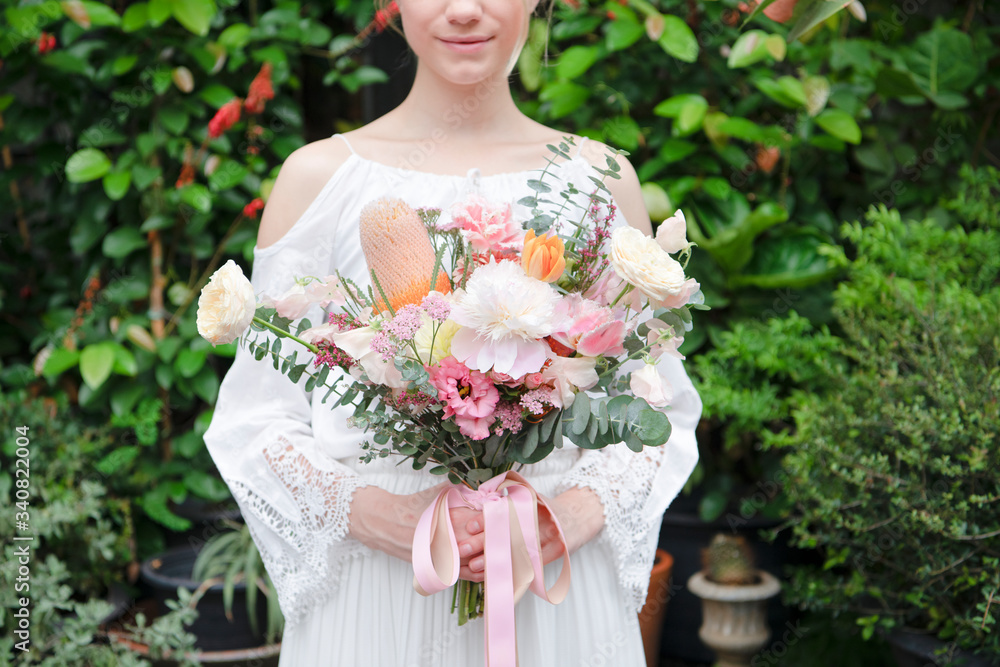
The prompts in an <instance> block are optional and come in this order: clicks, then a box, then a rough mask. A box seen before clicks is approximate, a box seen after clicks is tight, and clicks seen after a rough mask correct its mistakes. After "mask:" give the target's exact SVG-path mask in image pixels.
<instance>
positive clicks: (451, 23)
mask: <svg viewBox="0 0 1000 667" xmlns="http://www.w3.org/2000/svg"><path fill="white" fill-rule="evenodd" d="M535 2H537V0H533V1H532V0H528V1H527V2H522V0H398V5H399V10H400V18H401V22H402V28H403V31H404V33H405V35H406V37H407V41H408V42H409V44H410V47H411V48H412V49H413V51H414V53H415V54H416V56H417V58H418V67H417V74H416V79H415V81H414V84H413V88H412V90H411V92H410V94H409V96H408V97H407V98H406V100H405V101H404V102H403V103H402V104H401V105H400V106H399V107H398V108H396V109H395V110H393V111H392V112H390V113H388V114H387V115H385V116H383V117H382V118H380V119H378V120H376V121H374V122H372V123H371V124H369V125H367V126H365V127H362V128H360V129H358V130H355V131H353V132H349V133H347V134H346V135H335V136H333V137H331V138H329V139H325V140H322V141H317V142H315V143H312V144H310V145H307V146H304V147H303V148H301V149H299V150H297V151H296V152H295V153H293V154H292V155H291V156H289V158H288V160H287V161H286V162H285V164H284V165H283V166H282V169H281V172H280V174H279V176H278V179H277V182H276V183H275V186H274V188H273V191H272V193H271V196H270V198H269V200H268V202H267V206H266V208H265V210H264V214H263V218H262V221H261V226H260V231H259V234H258V239H257V247H256V249H255V257H254V266H253V273H252V277H251V281H252V283H253V285H254V288H255V290H256V291H257V293H258V294H260V293H262V292H266V293H268V294H270V295H272V296H278V295H280V294H281V293H282V292H284V291H285V290H286V289H288V288H289V286H291V284H292V281H293V279H294V277H296V276H304V275H313V276H320V277H322V276H326V275H329V274H331V273H333V272H334V271H335V270H339V271H340V272H341V273H343V274H344V275H346V276H348V277H350V278H352V279H354V280H356V281H357V282H358V283H360V284H367V283H368V280H367V268H366V265H365V261H364V257H363V255H362V252H361V249H360V244H359V241H358V231H357V223H358V214H359V211H360V209H361V207H362V206H363V205H364V204H366V203H368V202H369V201H372V200H374V199H376V198H378V197H380V196H386V195H391V196H396V197H399V198H402V199H404V200H406V201H407V202H408V203H410V204H411V205H413V206H419V207H437V208H442V209H445V210H446V209H447V208H448V207H449V206H450V205H451V204H453V203H454V202H456V201H458V200H460V199H461V198H463V196H464V195H466V194H468V193H470V192H479V193H480V194H482V195H483V196H485V197H486V198H487V199H491V200H494V201H501V202H502V201H506V202H511V203H513V202H516V201H517V200H519V199H520V198H521V197H523V196H525V195H528V194H530V190H528V189H527V186H526V181H527V180H528V179H529V178H532V177H535V176H537V174H534V173H532V172H534V171H536V170H538V169H540V168H541V167H543V166H544V164H545V162H544V156H545V155H546V154H547V151H546V150H545V145H546V144H555V143H558V142H559V141H560V139H561V137H562V135H561V133H559V132H557V131H556V130H553V129H550V128H547V127H545V126H543V125H540V124H538V123H535V122H534V121H532V120H530V119H529V118H527V117H526V116H524V115H523V114H521V113H520V111H518V109H517V107H516V106H515V105H514V102H513V99H512V97H511V93H510V88H509V83H508V80H507V76H508V74H509V72H510V69H511V64H512V63H513V62H514V61H515V60H516V58H517V55H518V53H519V52H520V49H521V47H522V46H523V44H524V39H525V36H526V34H527V25H528V19H529V16H530V13H531V11H533V10H534V3H535ZM577 144H578V145H579V151H578V153H577V154H576V155H574V156H573V158H572V159H570V160H565V161H563V162H561V163H559V164H557V165H556V166H555V167H553V168H551V169H550V174H551V178H553V179H554V181H553V182H558V184H559V185H562V184H564V183H566V182H570V181H572V182H574V183H577V184H578V185H579V187H581V188H583V187H585V186H587V185H589V180H588V179H587V176H588V175H591V174H593V173H594V172H593V169H592V166H591V165H592V164H596V165H599V166H602V167H603V166H604V165H605V162H604V156H605V154H606V148H605V147H602V146H601V145H600V144H598V143H597V142H593V141H586V140H582V141H581V140H579V139H578V140H577ZM618 161H619V164H620V165H621V167H622V169H621V174H622V178H621V179H620V180H618V181H615V182H614V183H611V184H610V190H611V192H612V195H613V197H614V199H615V202H616V204H617V206H618V211H619V218H618V224H626V223H625V222H623V221H622V219H624V220H627V221H628V222H629V223H631V224H633V225H635V226H636V227H638V228H639V229H641V230H642V231H644V232H646V233H647V234H649V233H651V225H650V222H649V216H648V215H647V213H646V210H645V207H644V205H643V200H642V197H641V192H640V188H639V183H638V179H637V177H636V174H635V171H634V170H633V169H632V168H631V166H630V165H629V164H628V162H627V161H626V160H624V159H623V158H619V160H618ZM515 210H518V211H519V212H521V213H524V212H525V211H524V210H523V209H519V208H518V207H517V206H515ZM307 317H308V318H309V319H310V320H311V321H312V322H314V323H315V322H318V321H320V318H321V317H322V314H321V313H320V311H319V310H318V309H314V310H313V311H311V312H310V313H308V314H307ZM660 367H661V369H663V372H664V374H665V375H666V376H667V378H668V379H669V380H670V382H671V383H672V385H673V387H674V392H675V398H674V403H673V407H672V409H671V413H670V415H671V422H672V425H673V433H672V436H671V439H670V441H669V442H668V443H667V444H666V445H664V446H663V447H657V448H647V449H646V450H645V451H644V452H643V453H641V454H635V453H633V452H630V451H628V450H626V449H625V448H624V447H623V446H616V447H610V448H607V449H605V450H598V451H586V452H585V451H584V450H581V449H579V448H577V447H575V446H573V445H572V444H571V443H570V444H566V445H565V446H564V447H563V448H562V449H560V450H557V451H555V452H554V453H553V454H552V455H551V456H550V457H548V458H547V459H545V460H544V461H542V462H540V463H538V464H535V465H532V466H526V467H525V468H524V469H522V470H521V472H522V474H524V475H525V477H526V478H527V479H528V480H529V481H530V482H531V483H532V485H533V486H534V487H535V489H536V490H537V491H538V492H539V493H540V494H542V495H543V496H545V497H546V498H548V499H550V502H551V505H552V506H553V508H554V511H555V514H556V515H557V517H558V519H559V522H560V524H561V526H562V528H563V531H564V533H565V535H566V539H567V543H568V549H569V552H570V553H571V554H572V568H573V570H572V577H573V580H572V585H571V588H570V593H569V596H568V597H567V598H566V600H565V601H564V602H563V603H562V604H560V605H558V606H553V605H550V604H548V603H546V602H544V601H542V600H540V599H539V598H536V597H534V596H532V595H527V596H525V597H524V598H523V599H522V600H521V601H520V602H519V603H518V605H517V610H516V615H517V617H516V621H517V633H518V653H519V656H520V664H522V665H525V667H528V666H535V665H538V666H541V665H545V666H551V665H574V666H576V665H599V664H615V665H621V666H639V665H643V664H644V659H643V651H642V644H641V639H640V636H639V630H638V625H637V621H636V611H637V610H638V608H639V607H640V606H641V604H642V601H643V600H644V598H645V592H646V587H647V585H648V577H649V568H650V565H651V563H652V558H653V552H654V550H655V545H656V540H657V534H658V532H659V526H660V518H661V516H662V513H663V511H664V509H665V508H666V506H667V504H668V503H669V502H670V500H671V499H672V498H673V497H674V496H675V495H676V493H677V492H678V491H679V489H680V488H681V486H682V485H683V484H684V481H685V480H686V479H687V477H688V475H689V474H690V472H691V470H692V469H693V466H694V464H695V462H696V460H697V447H696V445H695V440H694V427H695V425H696V424H697V421H698V418H699V416H700V413H701V402H700V400H699V398H698V395H697V392H696V391H695V390H694V388H693V387H692V386H691V383H690V381H689V380H688V378H687V375H686V374H685V372H684V369H683V367H682V365H681V363H680V362H679V361H677V360H675V359H672V358H670V359H664V360H663V361H661V364H660ZM278 376H279V373H278V372H277V371H275V370H274V369H273V368H272V366H271V364H268V363H263V362H256V361H254V359H253V357H252V355H251V354H250V352H248V351H247V350H246V349H245V348H243V347H241V348H240V350H239V351H238V353H237V355H236V359H235V361H234V364H233V366H232V368H231V370H230V371H229V373H228V374H227V376H226V378H225V380H224V382H223V383H222V387H221V389H220V393H219V400H218V404H217V407H216V411H215V414H214V417H213V421H212V424H211V427H210V428H209V430H208V432H207V433H206V434H205V441H206V443H207V446H208V448H209V451H210V452H211V454H212V457H213V458H214V460H215V462H216V464H217V466H218V468H219V471H220V472H221V474H222V476H223V478H224V479H225V481H226V482H227V484H229V486H230V488H231V489H232V491H233V494H234V496H235V497H236V499H237V501H238V502H239V504H240V507H241V509H242V510H243V515H244V517H245V519H246V522H247V525H248V526H249V528H250V530H251V533H252V535H253V537H254V539H255V541H256V542H257V544H258V546H259V548H260V552H261V555H262V557H263V560H264V563H265V565H266V567H267V570H268V573H269V574H270V576H271V579H272V580H273V581H274V583H275V586H276V588H277V590H278V594H279V600H280V602H281V607H282V611H283V612H284V614H285V617H286V629H285V634H284V638H283V642H282V653H281V663H280V664H281V666H282V667H290V666H293V665H294V666H298V665H302V666H306V665H308V666H310V667H313V666H317V665H331V666H332V665H336V666H339V667H346V666H353V665H358V666H361V665H364V666H366V667H367V666H369V665H374V666H385V667H409V666H411V665H412V666H414V667H416V666H428V667H430V666H434V667H439V666H442V665H455V666H456V667H457V666H459V665H462V666H466V665H475V664H480V663H481V662H482V660H483V654H484V647H483V641H484V638H483V627H482V621H481V620H477V621H473V622H470V623H468V624H466V625H465V626H463V627H461V628H459V627H458V626H457V624H456V620H455V616H454V615H453V614H452V613H451V595H449V594H446V593H440V594H437V595H434V596H430V597H426V598H425V597H421V596H420V595H418V594H417V593H415V592H414V590H413V587H412V568H411V565H410V562H409V561H410V552H411V547H412V539H413V533H414V529H415V525H416V521H417V519H418V517H419V516H420V514H421V512H422V511H423V510H424V508H426V507H427V506H428V505H429V503H430V502H431V500H432V499H433V498H434V496H435V495H436V494H437V492H438V491H439V490H440V488H441V485H440V484H438V481H439V478H437V477H435V476H432V475H430V474H429V473H426V472H425V471H414V470H412V469H410V467H409V465H407V464H406V463H404V464H403V465H400V466H398V467H397V466H396V463H397V462H398V461H397V460H396V457H394V456H393V457H389V458H388V459H379V460H376V461H375V462H373V463H370V464H363V463H361V462H360V461H359V456H360V454H361V449H360V443H361V442H362V441H364V440H365V436H364V434H363V433H362V432H361V431H359V430H357V429H350V428H348V427H347V425H346V419H347V417H348V416H350V413H351V411H350V410H348V409H345V408H338V409H335V410H331V409H330V408H329V406H328V405H326V404H324V403H323V402H322V398H323V394H325V391H317V392H315V393H312V392H306V391H305V390H304V388H303V387H302V386H301V384H299V385H295V384H293V383H291V382H289V381H288V379H287V378H284V377H278ZM452 521H453V523H454V526H455V531H456V535H457V538H458V540H459V544H460V550H461V554H462V568H461V573H460V577H461V578H463V579H468V580H471V581H482V579H483V553H482V551H483V535H482V523H483V522H482V517H481V515H480V514H479V513H477V512H475V511H474V510H472V509H457V510H454V511H453V513H452ZM541 529H542V534H543V539H544V544H543V558H544V561H545V562H546V563H548V565H546V576H547V581H548V582H549V583H550V584H551V582H552V581H554V579H553V578H552V577H554V576H555V575H556V574H558V567H559V565H560V564H559V562H556V561H558V559H559V558H560V557H561V556H562V555H563V554H562V553H561V547H560V546H559V545H557V543H556V542H554V541H553V540H552V539H551V535H552V534H553V532H554V531H553V526H551V525H546V524H544V523H543V525H542V526H541Z"/></svg>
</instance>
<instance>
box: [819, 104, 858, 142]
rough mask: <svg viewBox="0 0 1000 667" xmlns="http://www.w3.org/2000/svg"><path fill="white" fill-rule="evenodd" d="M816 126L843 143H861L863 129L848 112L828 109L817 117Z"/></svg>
mask: <svg viewBox="0 0 1000 667" xmlns="http://www.w3.org/2000/svg"><path fill="white" fill-rule="evenodd" d="M816 124H817V125H819V126H820V127H821V128H823V129H824V130H826V131H827V132H829V133H830V134H832V135H833V136H835V137H837V138H838V139H840V140H842V141H846V142H847V143H850V144H859V143H861V128H860V127H858V124H857V122H855V120H854V118H852V117H851V115H850V114H849V113H847V112H846V111H842V110H840V109H826V110H825V111H823V113H821V114H820V115H818V116H816Z"/></svg>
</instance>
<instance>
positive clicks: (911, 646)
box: [889, 630, 1000, 667]
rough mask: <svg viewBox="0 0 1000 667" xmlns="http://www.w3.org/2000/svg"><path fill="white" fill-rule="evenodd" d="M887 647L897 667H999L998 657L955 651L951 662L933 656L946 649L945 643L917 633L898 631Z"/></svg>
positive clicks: (951, 654) (894, 633)
mask: <svg viewBox="0 0 1000 667" xmlns="http://www.w3.org/2000/svg"><path fill="white" fill-rule="evenodd" d="M889 646H891V647H892V657H893V659H895V661H896V665H897V667H939V666H941V665H948V664H950V665H952V666H953V667H996V666H997V665H1000V656H994V657H993V658H992V659H991V658H989V657H988V656H981V655H974V654H972V653H970V652H968V651H962V650H956V651H954V653H946V654H945V655H950V656H951V658H952V662H950V663H949V662H948V661H947V660H946V659H945V658H939V657H938V656H937V655H935V654H936V653H937V652H938V651H940V650H941V649H943V648H946V647H948V643H947V642H943V641H941V640H940V639H938V638H937V637H933V636H931V635H926V634H920V633H917V632H907V631H905V630H904V631H898V632H893V633H892V634H891V635H889Z"/></svg>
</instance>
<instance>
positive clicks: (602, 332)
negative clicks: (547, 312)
mask: <svg viewBox="0 0 1000 667" xmlns="http://www.w3.org/2000/svg"><path fill="white" fill-rule="evenodd" d="M554 319H555V321H556V322H558V323H559V324H558V325H557V328H558V329H559V330H557V331H555V332H553V333H552V337H553V338H555V339H556V340H557V341H559V342H560V343H562V344H563V345H567V346H569V347H572V348H573V349H575V350H576V351H577V352H579V353H580V354H582V355H584V356H587V357H600V356H604V355H610V356H618V355H619V354H623V353H624V352H625V348H624V347H622V341H624V340H625V334H626V331H627V328H626V326H625V322H624V321H623V320H619V319H618V318H616V317H615V315H614V313H613V312H612V311H611V309H610V308H607V307H604V306H600V305H598V304H597V303H596V302H594V301H591V300H590V299H584V298H583V297H581V296H580V295H579V294H575V293H574V294H568V295H566V296H565V297H563V299H562V300H561V301H560V302H559V304H558V305H557V306H556V312H555V316H554Z"/></svg>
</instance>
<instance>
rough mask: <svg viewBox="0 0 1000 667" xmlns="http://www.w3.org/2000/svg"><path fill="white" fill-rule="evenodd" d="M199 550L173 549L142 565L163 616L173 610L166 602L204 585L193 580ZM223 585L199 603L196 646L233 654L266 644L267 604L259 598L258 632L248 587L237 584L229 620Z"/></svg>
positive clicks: (146, 580)
mask: <svg viewBox="0 0 1000 667" xmlns="http://www.w3.org/2000/svg"><path fill="white" fill-rule="evenodd" d="M197 555H198V553H197V551H195V550H193V549H191V548H188V547H176V548H174V549H169V550H167V551H165V552H163V553H162V554H159V555H158V556H154V557H153V558H150V559H148V560H146V561H145V562H144V563H143V564H142V579H143V581H144V582H145V583H146V585H147V586H149V588H150V589H151V590H152V592H153V597H154V598H155V599H156V602H157V606H158V607H159V610H160V613H162V614H165V613H167V612H168V611H169V609H168V607H167V605H166V601H167V600H174V599H176V598H177V589H178V588H186V589H187V590H189V591H192V592H194V591H195V590H197V589H198V587H199V586H200V585H201V582H199V581H194V580H193V579H191V572H192V570H193V569H194V561H195V558H197ZM222 588H223V586H222V584H221V583H219V584H215V585H213V586H212V587H210V588H209V589H208V590H207V591H205V594H204V595H203V596H202V598H201V600H200V601H199V602H198V607H197V609H198V620H197V621H195V623H194V625H192V626H191V628H190V631H191V632H192V633H193V634H194V635H195V637H197V640H196V641H195V646H196V647H197V648H199V649H201V650H203V651H229V650H233V649H241V648H251V647H257V646H261V645H263V644H264V631H265V629H266V628H267V603H266V601H265V600H264V598H263V596H262V595H260V596H258V598H257V609H256V612H257V630H258V631H257V632H256V633H255V632H253V630H252V629H251V627H250V618H249V616H248V615H247V608H246V586H245V585H244V584H243V583H242V582H240V583H237V584H236V587H235V590H234V594H233V607H232V611H233V620H232V621H230V620H229V619H228V618H226V611H225V606H224V605H223V601H222Z"/></svg>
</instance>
